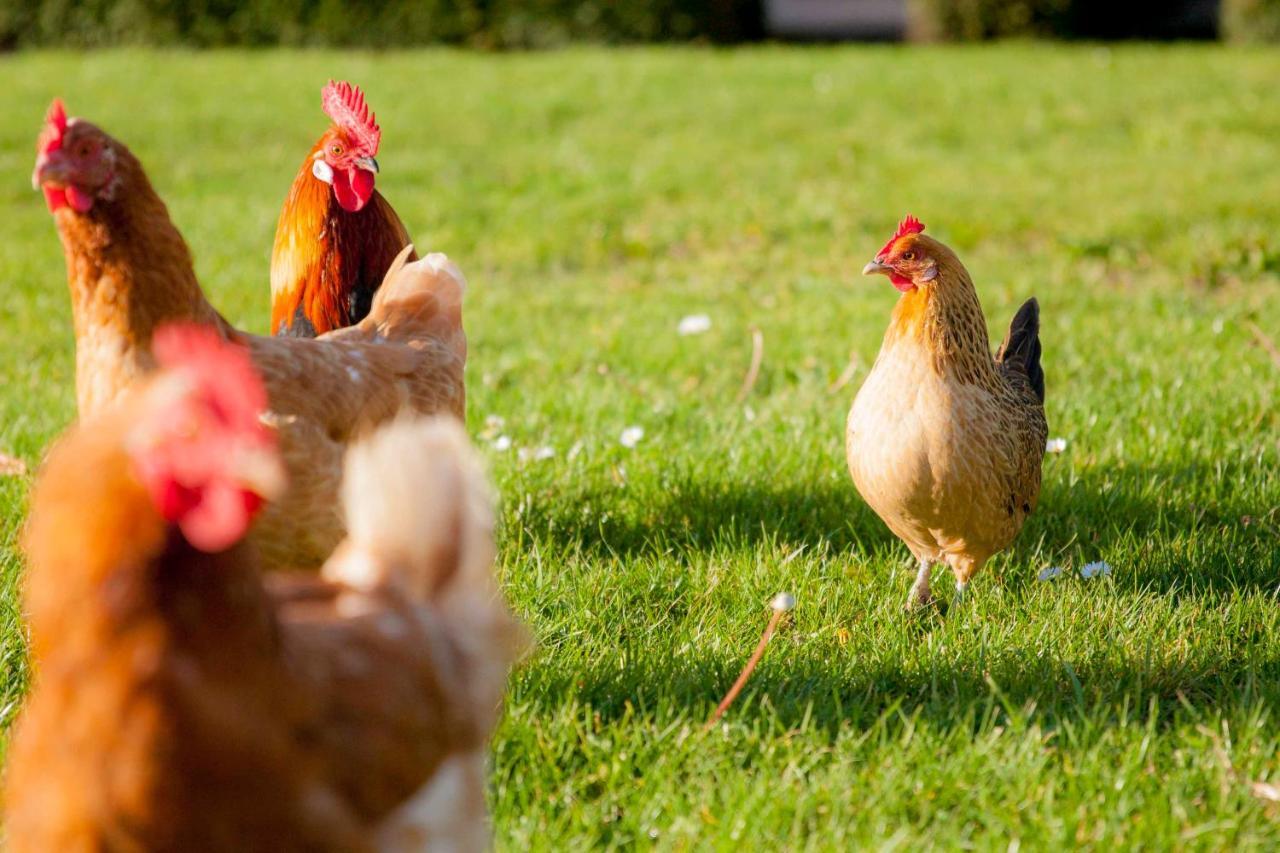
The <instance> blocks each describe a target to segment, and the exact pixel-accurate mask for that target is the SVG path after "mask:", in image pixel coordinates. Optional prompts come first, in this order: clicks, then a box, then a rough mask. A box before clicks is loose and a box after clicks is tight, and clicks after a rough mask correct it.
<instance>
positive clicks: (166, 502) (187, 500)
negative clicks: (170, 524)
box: [157, 480, 200, 521]
mask: <svg viewBox="0 0 1280 853" xmlns="http://www.w3.org/2000/svg"><path fill="white" fill-rule="evenodd" d="M160 489H161V491H160V494H159V496H158V497H159V500H158V501H157V504H158V505H159V510H160V515H162V516H164V519H165V521H180V520H181V519H182V517H183V516H185V515H186V514H187V513H188V512H190V511H191V510H192V509H193V508H195V506H196V505H197V504H199V503H200V491H199V490H198V489H192V488H189V487H187V486H184V485H182V484H181V483H179V482H178V481H177V480H167V481H166V482H165V483H164V484H163V485H161V487H160Z"/></svg>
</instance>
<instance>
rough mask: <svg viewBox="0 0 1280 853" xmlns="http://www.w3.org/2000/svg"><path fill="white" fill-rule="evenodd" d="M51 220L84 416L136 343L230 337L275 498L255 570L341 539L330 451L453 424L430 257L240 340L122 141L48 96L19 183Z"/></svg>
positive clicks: (136, 372)
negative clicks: (411, 415) (310, 318)
mask: <svg viewBox="0 0 1280 853" xmlns="http://www.w3.org/2000/svg"><path fill="white" fill-rule="evenodd" d="M34 181H35V183H36V184H37V185H38V186H39V187H40V188H41V189H43V191H44V195H45V198H46V200H47V202H48V204H49V209H50V211H51V212H52V213H53V217H54V220H55V222H56V223H57V226H58V234H59V236H60V237H61V238H62V245H63V250H64V253H65V255H66V261H67V278H68V281H69V284H70V288H71V306H72V312H73V316H74V320H75V334H76V399H77V402H78V404H79V411H80V416H81V417H82V418H90V417H93V416H94V415H96V414H97V413H98V412H100V411H102V410H103V409H104V408H105V407H106V406H107V405H109V404H110V403H111V402H113V401H114V400H115V399H116V398H117V397H118V396H119V395H120V394H121V392H123V391H124V390H125V389H126V388H128V387H129V386H130V385H131V384H132V383H133V382H135V381H137V380H138V379H139V378H141V377H142V376H145V375H146V374H147V373H148V372H149V371H150V370H151V369H152V368H153V366H154V359H153V357H152V353H151V336H152V333H153V332H154V331H155V329H156V328H157V327H159V326H160V325H162V324H164V323H172V322H195V323H200V324H204V325H207V326H209V327H210V328H214V329H217V330H218V332H219V333H220V334H221V335H222V336H223V337H225V338H227V339H229V340H235V341H238V342H241V343H243V344H245V345H246V346H247V347H248V348H249V352H250V354H251V356H252V358H253V362H254V366H255V367H256V368H257V370H258V372H259V373H260V374H261V375H262V377H263V379H264V380H265V381H266V386H267V394H268V396H269V397H270V406H269V409H270V411H269V413H268V415H267V419H268V420H269V421H270V423H271V424H272V425H273V426H274V427H275V428H276V429H277V430H278V431H279V433H280V447H281V454H282V456H283V458H284V462H285V467H286V468H287V470H288V474H289V484H288V488H287V491H286V492H285V493H284V494H283V495H282V496H281V497H280V499H279V500H278V501H273V502H272V503H271V504H270V505H269V506H268V507H267V508H266V510H265V511H264V513H263V515H262V518H261V519H260V520H259V522H258V523H257V524H256V525H255V528H254V531H253V538H254V540H255V543H256V544H257V546H258V549H259V552H260V554H261V555H262V559H263V560H264V562H265V563H266V564H267V565H268V566H269V567H288V568H304V567H311V568H314V567H317V566H319V564H320V563H321V562H323V561H324V559H325V558H326V557H328V555H329V554H330V553H331V552H332V551H333V548H334V546H335V545H337V543H338V541H339V540H340V539H341V538H342V534H343V526H342V518H341V515H340V513H339V512H338V500H337V496H338V487H339V485H340V483H341V474H342V457H343V452H344V451H345V450H346V446H347V444H348V443H350V442H351V441H352V440H353V439H354V438H355V437H356V436H357V435H358V434H359V432H360V430H362V429H364V428H367V427H370V426H373V425H376V424H378V423H381V422H382V421H384V420H386V419H388V418H390V417H392V416H394V415H395V414H396V413H397V412H399V411H400V410H401V409H402V408H404V407H408V408H409V409H411V410H413V411H416V412H419V413H422V414H434V413H437V412H444V413H449V414H452V415H454V416H455V417H458V418H461V417H462V416H463V407H464V389H463V365H464V363H465V361H466V348H467V344H466V336H465V335H464V334H463V330H462V294H463V288H464V286H465V283H464V281H463V278H462V273H461V272H459V271H458V269H457V267H456V266H454V265H453V264H452V263H450V262H449V260H448V258H446V257H445V256H444V255H429V256H428V257H426V258H425V259H423V260H421V261H417V262H414V263H406V257H407V255H408V253H409V252H411V251H412V248H411V247H408V246H406V247H405V248H404V249H403V250H402V251H401V253H400V256H399V257H398V258H396V259H395V261H394V262H393V263H392V265H391V267H390V269H389V270H388V271H387V273H386V279H385V281H384V283H383V285H382V287H381V289H380V290H379V292H378V295H377V298H376V299H374V301H373V307H372V309H371V311H370V313H369V316H368V317H366V318H365V319H364V320H363V321H361V322H360V323H359V324H358V325H356V326H352V327H350V328H346V329H341V330H339V331H337V332H334V333H332V334H329V335H325V336H323V337H321V338H319V339H316V340H298V339H293V338H267V337H258V336H254V335H246V334H243V333H241V332H239V331H237V330H235V329H234V328H232V327H231V326H230V324H228V323H227V322H226V321H225V320H224V319H223V318H222V317H221V316H220V315H219V314H218V312H217V311H215V310H214V308H213V306H212V305H210V304H209V301H208V300H207V299H206V298H205V296H204V293H203V292H202V291H201V289H200V285H199V283H198V282H197V281H196V276H195V269H194V267H193V266H192V261H191V252H190V251H189V250H188V249H187V244H186V243H185V242H184V241H183V239H182V235H181V234H179V233H178V229H177V228H176V227H175V226H174V224H173V222H172V220H170V218H169V212H168V210H167V209H166V208H165V205H164V202H162V201H161V200H160V197H159V196H158V195H156V192H155V190H153V189H152V187H151V182H150V181H148V180H147V176H146V174H145V173H144V172H143V170H142V166H141V164H139V163H138V161H137V159H135V158H134V156H133V154H131V153H130V152H129V149H128V148H126V147H125V146H124V145H123V144H122V143H120V142H118V141H117V140H115V139H112V138H111V137H110V136H108V135H107V134H106V133H104V132H103V131H102V130H100V129H98V128H97V127H95V126H94V125H92V124H90V123H89V122H87V121H84V120H81V119H74V118H73V119H68V118H67V116H66V113H65V111H64V110H63V107H62V104H61V102H59V101H55V102H54V104H53V106H52V107H51V108H50V110H49V114H48V116H47V118H46V122H45V127H44V130H43V132H42V133H41V134H40V139H39V142H38V154H37V159H36V168H35V175H34Z"/></svg>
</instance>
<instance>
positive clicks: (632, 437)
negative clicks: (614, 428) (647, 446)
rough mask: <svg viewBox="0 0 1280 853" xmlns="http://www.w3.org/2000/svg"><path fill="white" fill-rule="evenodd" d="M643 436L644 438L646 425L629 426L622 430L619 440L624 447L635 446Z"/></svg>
mask: <svg viewBox="0 0 1280 853" xmlns="http://www.w3.org/2000/svg"><path fill="white" fill-rule="evenodd" d="M642 438H644V427H638V426H629V427H627V428H626V429H624V430H623V431H622V435H621V436H619V438H618V441H620V442H622V446H623V447H635V446H636V445H637V444H639V443H640V439H642Z"/></svg>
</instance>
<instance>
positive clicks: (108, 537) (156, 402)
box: [5, 325, 524, 853]
mask: <svg viewBox="0 0 1280 853" xmlns="http://www.w3.org/2000/svg"><path fill="white" fill-rule="evenodd" d="M154 352H155V357H156V360H157V362H158V364H159V366H160V370H159V372H157V373H156V374H155V375H154V376H153V377H152V378H150V379H148V380H146V381H144V382H143V383H140V384H139V385H138V386H136V387H135V388H134V389H133V390H132V391H131V392H130V393H129V394H127V395H126V396H125V398H124V399H123V400H122V401H121V402H120V404H119V405H118V406H116V407H113V408H112V409H111V410H110V411H108V412H106V413H104V414H103V415H101V416H100V417H96V418H94V419H91V420H87V421H86V422H85V423H84V424H83V425H82V426H80V427H79V428H76V429H73V430H72V431H71V432H70V433H69V434H68V435H67V436H66V437H65V438H63V439H62V440H61V441H60V442H59V443H58V444H57V445H56V447H55V448H54V450H53V451H52V452H51V454H50V456H49V458H48V460H47V462H46V464H45V466H44V470H43V471H42V473H41V475H40V477H39V480H38V482H37V484H36V486H35V489H34V493H33V499H32V509H31V515H30V519H29V524H28V527H27V530H26V533H25V537H24V547H25V549H26V552H27V556H28V573H27V576H26V581H25V584H26V586H25V602H24V603H25V609H26V612H27V614H28V622H29V629H30V638H31V655H32V660H33V666H34V688H33V691H32V693H31V695H30V697H29V698H28V700H27V703H26V706H25V708H24V710H23V711H22V713H21V716H20V718H19V721H18V723H17V727H16V730H15V734H14V737H13V740H12V742H11V745H10V748H9V753H8V768H7V774H6V780H5V782H6V790H5V802H6V806H7V808H6V811H7V815H6V836H7V837H6V842H7V848H8V849H9V850H11V851H13V852H14V853H24V851H34V853H46V851H53V850H152V851H163V850H175V851H176V850H201V851H223V850H226V851H242V850H280V851H286V850H298V851H301V850H308V851H320V850H333V851H361V850H384V851H402V850H403V851H408V850H424V849H428V848H429V849H454V850H475V849H480V848H483V847H484V846H485V845H486V844H487V837H488V830H487V826H486V824H487V818H486V814H485V802H484V779H485V755H486V751H487V746H486V743H487V740H488V738H489V735H490V733H491V731H492V729H493V727H494V725H495V723H496V719H497V716H498V713H499V711H500V703H501V698H502V693H503V690H504V687H505V683H506V678H507V674H508V670H509V667H510V665H511V663H512V661H513V660H514V659H515V656H516V655H517V654H519V652H520V651H521V648H522V645H523V643H524V634H523V631H522V629H521V627H520V626H519V625H518V623H517V622H516V621H515V620H514V619H513V617H512V616H511V615H510V614H509V612H508V611H507V609H506V607H505V606H504V604H503V603H502V600H501V597H500V595H499V594H498V591H497V587H496V582H495V578H494V576H493V571H492V560H493V554H494V549H493V538H492V529H493V516H492V508H491V507H492V502H491V498H490V492H489V490H488V486H487V484H486V483H485V480H484V477H483V475H482V474H481V473H480V468H479V465H478V462H477V460H476V458H475V455H474V453H473V451H472V450H471V449H470V447H469V445H468V442H467V440H466V437H465V434H464V432H463V430H462V427H461V425H460V424H458V423H457V422H456V421H454V420H452V419H447V418H445V419H440V418H418V419H407V418H399V419H396V420H395V421H392V422H391V423H390V424H388V425H386V426H384V427H382V428H380V429H379V430H377V431H375V432H374V433H372V434H371V435H370V437H368V438H366V439H364V440H362V441H361V442H360V443H358V444H356V445H354V446H353V447H352V449H351V451H350V453H349V456H348V461H347V465H348V467H349V469H350V473H349V476H348V477H347V479H346V481H345V485H344V487H343V503H344V504H345V507H346V511H347V513H348V515H349V517H350V519H351V534H350V537H349V538H348V539H347V540H346V541H345V542H344V543H343V544H342V546H341V547H340V549H339V550H338V551H337V552H336V553H335V554H334V556H333V558H332V559H331V560H330V561H329V562H328V563H327V564H326V565H325V567H324V573H323V576H316V575H314V574H308V575H288V574H286V573H281V574H279V575H275V576H272V577H271V578H270V582H269V583H268V582H267V581H266V580H265V579H264V575H263V574H262V572H261V569H260V566H259V563H258V560H257V558H256V555H255V553H254V549H253V547H252V545H250V544H248V543H247V542H246V540H245V539H244V536H245V532H246V530H247V529H248V527H249V524H250V521H251V519H252V518H253V515H254V513H255V512H257V510H258V509H259V507H260V506H261V505H262V500H263V499H264V498H270V497H271V496H272V495H273V494H275V493H276V492H277V491H278V490H279V487H280V486H281V483H282V479H281V477H282V468H281V464H280V460H279V458H278V456H277V453H276V448H275V441H274V437H273V435H272V433H271V431H270V430H269V429H267V428H266V427H264V426H263V425H262V423H261V421H260V420H259V415H260V413H261V411H262V407H263V406H264V405H265V403H266V399H267V397H266V391H265V389H264V388H263V385H262V383H261V381H260V380H259V379H258V377H257V375H256V374H255V372H254V370H253V367H252V364H251V362H250V360H249V357H248V352H247V351H246V350H245V349H244V348H243V347H242V346H240V345H238V344H233V343H228V342H226V341H224V340H222V339H221V338H220V337H219V336H218V335H217V333H216V332H215V331H214V330H212V329H209V328H207V327H199V326H194V325H192V326H169V327H164V328H162V329H160V330H159V331H157V333H156V336H155V347H154Z"/></svg>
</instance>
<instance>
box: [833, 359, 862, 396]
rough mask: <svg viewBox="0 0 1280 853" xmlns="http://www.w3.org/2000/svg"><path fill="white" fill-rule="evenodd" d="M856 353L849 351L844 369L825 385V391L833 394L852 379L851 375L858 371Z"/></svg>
mask: <svg viewBox="0 0 1280 853" xmlns="http://www.w3.org/2000/svg"><path fill="white" fill-rule="evenodd" d="M859 363H860V362H859V359H858V353H857V351H856V350H855V351H854V352H851V353H849V363H848V364H846V365H845V366H844V370H842V371H840V375H839V376H837V377H836V381H835V382H832V383H831V384H830V385H828V386H827V393H828V394H834V393H836V392H837V391H839V390H840V389H841V388H843V387H844V386H846V385H848V384H849V383H850V382H852V381H853V377H854V376H856V375H857V373H858V365H859Z"/></svg>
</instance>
